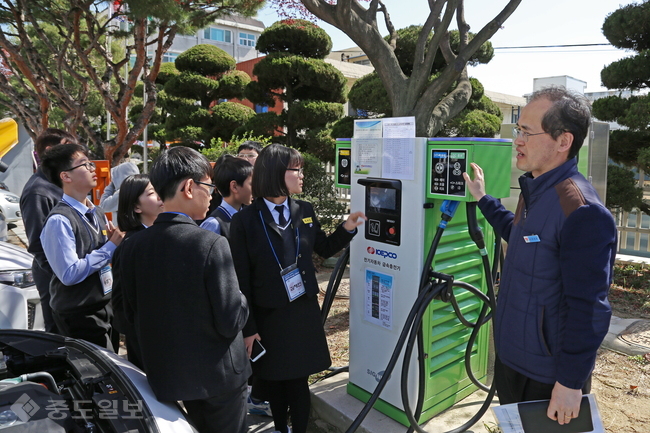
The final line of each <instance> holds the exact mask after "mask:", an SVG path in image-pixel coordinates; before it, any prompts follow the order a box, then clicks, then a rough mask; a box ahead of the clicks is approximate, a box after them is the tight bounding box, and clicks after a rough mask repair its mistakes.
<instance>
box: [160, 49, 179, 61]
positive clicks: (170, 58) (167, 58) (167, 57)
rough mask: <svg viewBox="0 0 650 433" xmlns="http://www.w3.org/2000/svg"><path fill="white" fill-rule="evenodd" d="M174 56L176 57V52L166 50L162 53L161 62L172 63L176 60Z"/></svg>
mask: <svg viewBox="0 0 650 433" xmlns="http://www.w3.org/2000/svg"><path fill="white" fill-rule="evenodd" d="M176 57H178V53H170V52H169V51H168V52H166V53H165V54H164V55H163V58H162V62H163V63H172V62H175V61H176Z"/></svg>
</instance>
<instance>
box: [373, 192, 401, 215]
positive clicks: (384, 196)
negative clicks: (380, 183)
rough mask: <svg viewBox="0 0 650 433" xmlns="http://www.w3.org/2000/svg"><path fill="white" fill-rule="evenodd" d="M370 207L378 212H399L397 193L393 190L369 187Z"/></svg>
mask: <svg viewBox="0 0 650 433" xmlns="http://www.w3.org/2000/svg"><path fill="white" fill-rule="evenodd" d="M369 190H370V191H369V192H370V194H368V207H371V208H375V209H377V211H391V212H395V211H397V191H396V190H394V189H392V188H379V187H375V186H371V187H369Z"/></svg>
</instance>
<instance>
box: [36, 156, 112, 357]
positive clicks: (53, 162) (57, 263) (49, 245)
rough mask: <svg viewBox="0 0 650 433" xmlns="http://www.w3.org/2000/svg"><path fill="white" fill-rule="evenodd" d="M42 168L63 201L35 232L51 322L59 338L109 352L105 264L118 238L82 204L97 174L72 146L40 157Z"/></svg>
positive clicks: (100, 216) (95, 209) (107, 270)
mask: <svg viewBox="0 0 650 433" xmlns="http://www.w3.org/2000/svg"><path fill="white" fill-rule="evenodd" d="M42 167H43V171H44V172H45V174H46V175H47V177H48V179H49V180H50V182H53V183H54V184H56V185H57V186H59V187H61V188H62V189H63V198H62V199H61V201H60V202H59V203H58V204H57V205H56V206H55V207H54V208H53V209H52V211H51V212H50V214H49V216H48V217H47V220H46V221H45V225H44V227H43V231H42V232H41V244H42V245H43V251H44V252H45V257H46V258H47V261H48V263H50V265H51V266H52V271H54V276H53V277H52V280H51V282H50V306H51V307H52V314H53V317H54V322H55V323H56V326H57V328H58V330H59V333H60V334H61V335H64V336H66V337H72V338H80V339H84V340H87V341H90V342H91V343H95V344H97V345H100V346H102V347H106V348H108V349H113V345H112V343H111V336H112V335H111V334H112V330H111V321H112V319H113V311H112V308H111V305H110V304H109V301H110V299H111V291H112V284H113V277H112V272H111V268H110V266H109V263H110V261H111V257H112V255H113V252H114V251H115V249H116V248H117V246H118V245H119V244H120V243H121V242H122V239H123V238H124V233H122V232H121V231H120V230H119V229H116V228H114V227H113V225H112V224H111V223H110V222H108V221H107V220H106V217H105V216H104V213H103V212H102V210H101V209H100V208H98V207H95V206H93V204H92V203H91V202H90V200H88V197H87V195H88V193H89V192H90V191H91V190H92V188H93V187H94V186H96V185H97V174H96V173H95V164H94V163H93V162H91V161H90V160H89V159H88V153H87V151H86V148H85V147H83V146H81V145H79V144H76V143H68V144H60V145H58V146H55V147H52V148H51V149H49V150H48V151H47V152H45V155H44V156H43V164H42Z"/></svg>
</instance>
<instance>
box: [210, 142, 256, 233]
mask: <svg viewBox="0 0 650 433" xmlns="http://www.w3.org/2000/svg"><path fill="white" fill-rule="evenodd" d="M252 176H253V166H252V165H251V163H250V162H248V161H247V160H245V159H240V158H235V157H234V156H232V155H223V156H221V157H219V159H217V162H216V164H215V166H214V172H213V175H212V182H213V183H214V184H215V185H216V187H217V191H219V194H220V195H221V197H222V198H223V199H222V201H221V204H220V205H219V206H218V207H217V208H216V209H215V210H214V211H212V213H210V215H209V216H208V218H206V219H205V221H203V222H202V223H201V228H204V229H206V230H210V231H211V232H214V233H216V234H218V235H222V236H225V237H226V239H228V240H230V222H231V221H232V217H233V215H235V214H236V213H237V212H239V211H240V210H241V209H242V207H244V206H248V205H249V204H251V201H252V200H253V195H252V193H251V191H252V186H251V182H252Z"/></svg>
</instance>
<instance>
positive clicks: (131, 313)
mask: <svg viewBox="0 0 650 433" xmlns="http://www.w3.org/2000/svg"><path fill="white" fill-rule="evenodd" d="M119 266H120V275H121V285H122V289H123V294H124V300H123V302H124V312H125V317H126V320H127V321H128V322H129V325H130V326H132V327H133V329H134V330H135V333H136V336H137V338H138V342H139V345H140V355H141V356H142V362H143V364H144V370H145V372H146V373H147V379H148V380H149V383H150V385H151V388H152V389H153V391H154V393H155V394H156V397H157V398H158V399H159V400H162V401H176V400H198V399H206V398H209V397H214V396H219V395H223V394H226V393H229V392H232V390H234V389H235V388H237V387H240V386H242V385H243V384H244V383H245V382H246V380H247V379H248V377H249V376H250V374H251V369H250V362H249V361H248V357H247V355H246V349H245V347H244V340H243V338H242V333H241V329H242V328H243V326H244V324H245V323H246V320H247V319H248V306H247V302H246V298H245V297H244V295H243V294H242V293H241V292H240V291H239V286H238V284H237V277H236V275H235V270H234V267H233V263H232V257H231V255H230V249H229V247H228V241H227V240H226V238H224V237H223V236H219V235H217V234H215V233H212V232H209V231H207V230H203V229H201V228H199V227H198V226H197V225H196V223H194V221H192V220H191V219H190V218H188V217H187V216H184V215H180V214H175V213H161V214H160V215H159V216H158V218H157V219H156V222H155V223H154V225H153V226H151V227H149V228H148V229H147V230H142V231H140V232H138V233H136V234H134V235H133V236H131V237H130V238H129V239H127V240H126V242H124V245H123V247H122V251H121V254H120V260H119Z"/></svg>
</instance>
